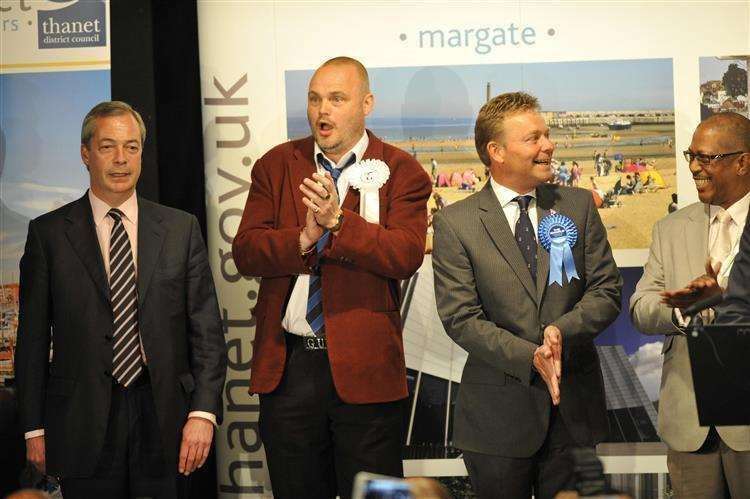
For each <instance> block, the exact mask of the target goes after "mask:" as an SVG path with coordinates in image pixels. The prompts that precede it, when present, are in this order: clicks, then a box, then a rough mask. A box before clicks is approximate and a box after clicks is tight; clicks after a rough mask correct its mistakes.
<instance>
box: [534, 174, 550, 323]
mask: <svg viewBox="0 0 750 499" xmlns="http://www.w3.org/2000/svg"><path fill="white" fill-rule="evenodd" d="M553 206H554V198H553V196H552V193H551V192H550V191H549V190H548V189H546V188H545V186H544V184H542V185H540V186H539V187H537V190H536V216H537V227H538V226H539V224H540V223H541V222H542V220H544V217H546V216H547V215H549V214H550V212H551V210H552V208H553ZM538 242H539V231H538V230H537V243H538ZM548 277H549V253H548V252H547V250H545V249H544V248H542V246H541V245H539V246H538V247H537V250H536V298H537V304H538V305H539V307H540V308H541V306H542V298H543V297H544V292H545V291H546V290H547V282H548V280H549V279H548Z"/></svg>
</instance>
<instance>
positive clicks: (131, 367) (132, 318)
mask: <svg viewBox="0 0 750 499" xmlns="http://www.w3.org/2000/svg"><path fill="white" fill-rule="evenodd" d="M108 215H109V216H110V217H112V219H113V220H114V222H115V223H114V225H113V226H112V232H111V234H110V237H109V292H110V302H111V304H112V316H113V318H114V328H113V331H114V333H113V334H112V341H113V346H112V377H114V378H115V379H116V380H117V382H118V383H120V384H121V385H122V386H124V387H126V388H127V387H128V386H129V385H130V384H131V383H132V382H133V381H134V380H135V379H136V378H137V377H138V375H139V374H141V372H142V371H143V362H142V361H141V344H140V341H139V339H138V292H137V289H136V278H135V263H134V262H133V252H132V250H131V247H130V239H129V238H128V233H127V232H126V231H125V226H124V225H123V224H122V216H123V214H122V212H121V211H120V210H118V209H116V208H112V209H111V210H109V213H108Z"/></svg>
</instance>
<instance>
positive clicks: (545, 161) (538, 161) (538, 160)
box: [534, 158, 552, 166]
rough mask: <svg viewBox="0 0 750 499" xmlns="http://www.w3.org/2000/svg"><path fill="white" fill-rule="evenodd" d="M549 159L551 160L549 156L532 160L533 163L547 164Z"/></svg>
mask: <svg viewBox="0 0 750 499" xmlns="http://www.w3.org/2000/svg"><path fill="white" fill-rule="evenodd" d="M551 161H552V158H550V159H535V160H534V164H537V165H547V166H549V164H550V162H551Z"/></svg>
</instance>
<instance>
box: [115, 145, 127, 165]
mask: <svg viewBox="0 0 750 499" xmlns="http://www.w3.org/2000/svg"><path fill="white" fill-rule="evenodd" d="M114 162H115V163H117V164H118V165H121V164H124V163H125V162H126V159H125V148H124V147H123V146H117V147H115V157H114Z"/></svg>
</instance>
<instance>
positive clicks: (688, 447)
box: [630, 113, 750, 498]
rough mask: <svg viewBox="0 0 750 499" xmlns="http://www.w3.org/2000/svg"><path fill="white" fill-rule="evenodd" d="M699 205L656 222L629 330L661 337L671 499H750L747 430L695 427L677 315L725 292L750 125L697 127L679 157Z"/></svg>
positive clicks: (716, 122) (662, 432)
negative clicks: (690, 175) (686, 168)
mask: <svg viewBox="0 0 750 499" xmlns="http://www.w3.org/2000/svg"><path fill="white" fill-rule="evenodd" d="M684 156H685V159H686V160H687V162H688V166H689V168H690V172H691V174H692V175H693V179H694V181H695V187H696V189H697V191H698V198H699V199H700V202H698V203H694V204H691V205H690V206H687V207H685V208H683V209H681V210H678V211H676V212H674V213H672V214H670V215H668V216H667V217H666V218H664V219H662V220H660V221H659V222H657V223H656V225H655V226H654V230H653V238H652V242H651V250H650V254H649V258H648V262H647V263H646V266H645V267H644V270H643V277H642V278H641V280H640V281H639V282H638V285H637V286H636V290H635V293H634V294H633V296H632V297H631V299H630V313H631V317H632V319H633V323H634V324H635V326H636V327H637V328H638V329H639V330H640V331H641V332H643V333H644V334H664V335H667V336H666V339H665V341H664V347H663V349H662V353H663V355H664V366H663V369H662V383H661V393H660V399H659V436H661V438H662V440H664V442H666V444H667V445H668V447H669V450H668V454H667V465H668V467H669V474H670V478H671V481H672V487H673V488H674V493H675V497H680V498H692V497H695V498H708V497H712V498H713V497H717V498H718V497H729V496H730V495H731V497H750V480H748V477H750V426H731V427H730V426H724V427H718V428H715V427H711V428H708V427H705V426H703V427H702V426H700V425H699V423H698V414H697V409H696V403H695V393H694V391H693V379H692V374H691V370H690V359H689V357H688V349H687V341H686V339H685V337H684V336H683V335H682V333H683V326H684V325H685V324H686V319H688V318H686V317H683V316H682V314H681V310H684V309H685V308H686V307H688V306H689V305H691V304H693V303H695V302H696V301H698V300H700V299H703V298H705V297H707V296H708V295H710V294H712V293H716V292H718V291H720V289H719V287H721V288H725V287H726V284H727V277H728V275H729V270H730V268H731V266H732V263H733V261H734V257H735V255H737V248H738V246H739V239H740V236H741V233H742V229H743V227H744V226H745V221H746V219H747V212H748V207H749V206H750V120H748V119H747V118H745V117H744V116H742V115H739V114H736V113H722V114H717V115H714V116H711V117H710V118H708V119H706V120H705V121H703V122H702V123H701V124H700V125H698V128H697V129H696V130H695V133H694V134H693V140H692V142H691V143H690V148H689V149H688V150H687V151H685V152H684Z"/></svg>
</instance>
